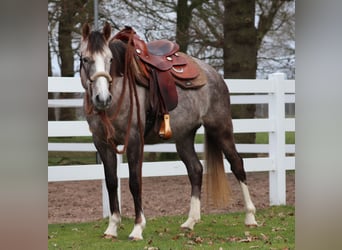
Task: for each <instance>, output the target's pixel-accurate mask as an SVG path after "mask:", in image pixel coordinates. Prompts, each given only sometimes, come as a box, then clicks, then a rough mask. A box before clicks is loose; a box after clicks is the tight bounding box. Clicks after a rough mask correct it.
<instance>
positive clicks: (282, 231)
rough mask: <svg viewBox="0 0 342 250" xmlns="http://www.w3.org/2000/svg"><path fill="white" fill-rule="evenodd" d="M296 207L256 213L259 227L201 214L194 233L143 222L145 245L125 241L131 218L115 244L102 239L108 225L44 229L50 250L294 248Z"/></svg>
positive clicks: (235, 216) (172, 220) (169, 220)
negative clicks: (145, 224)
mask: <svg viewBox="0 0 342 250" xmlns="http://www.w3.org/2000/svg"><path fill="white" fill-rule="evenodd" d="M294 214H295V208H294V207H291V206H276V207H269V208H267V209H263V210H260V211H257V217H256V219H257V221H258V223H259V226H258V227H254V228H249V227H246V226H244V224H243V221H244V213H230V214H217V215H202V220H201V222H200V223H199V224H197V225H196V226H195V230H194V231H182V230H181V229H180V228H179V225H180V224H181V223H183V222H184V221H185V219H186V217H185V216H172V217H160V218H154V219H148V218H147V227H146V229H145V231H144V234H143V235H144V240H142V241H136V242H135V241H129V240H128V235H129V233H130V231H131V230H132V228H133V219H128V218H123V220H122V224H121V226H120V228H119V231H118V233H119V236H118V239H116V240H110V239H103V238H102V237H101V236H102V233H103V231H104V230H105V229H106V226H107V221H108V219H105V220H100V221H96V222H89V223H80V224H51V225H49V226H48V230H49V239H48V248H49V249H149V250H156V249H294V245H295V216H294Z"/></svg>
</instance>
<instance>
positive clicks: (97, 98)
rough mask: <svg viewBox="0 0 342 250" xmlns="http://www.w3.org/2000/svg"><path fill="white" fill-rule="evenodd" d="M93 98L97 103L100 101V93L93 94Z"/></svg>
mask: <svg viewBox="0 0 342 250" xmlns="http://www.w3.org/2000/svg"><path fill="white" fill-rule="evenodd" d="M95 100H96V102H97V103H99V102H100V95H96V96H95Z"/></svg>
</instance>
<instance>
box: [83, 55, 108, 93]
mask: <svg viewBox="0 0 342 250" xmlns="http://www.w3.org/2000/svg"><path fill="white" fill-rule="evenodd" d="M87 63H89V62H87ZM82 68H83V70H84V72H85V74H86V76H87V80H88V81H89V87H91V85H92V84H93V82H94V81H95V80H96V79H97V78H98V77H100V76H103V77H105V78H106V79H107V81H108V83H109V84H108V88H109V90H110V89H111V87H112V84H113V78H112V77H111V75H110V74H109V73H107V72H106V71H98V72H95V73H94V74H93V75H90V67H89V65H88V67H86V65H85V64H84V57H83V56H82V55H81V56H80V74H81V70H82ZM89 87H87V90H88V91H91V90H89V89H88V88H89ZM90 89H91V88H90Z"/></svg>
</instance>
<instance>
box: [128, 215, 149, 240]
mask: <svg viewBox="0 0 342 250" xmlns="http://www.w3.org/2000/svg"><path fill="white" fill-rule="evenodd" d="M145 227H146V219H145V216H144V214H143V213H141V222H140V223H138V224H135V225H134V227H133V231H132V232H131V234H130V235H129V239H131V240H142V239H143V236H142V232H143V230H144V228H145Z"/></svg>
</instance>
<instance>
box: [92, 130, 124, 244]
mask: <svg viewBox="0 0 342 250" xmlns="http://www.w3.org/2000/svg"><path fill="white" fill-rule="evenodd" d="M94 143H95V146H96V148H97V151H98V153H99V154H100V157H101V160H102V162H103V166H104V173H105V180H106V187H107V191H108V196H109V206H110V212H111V216H109V224H108V227H107V229H106V231H105V232H104V237H105V238H116V237H117V235H118V233H117V229H118V227H119V224H120V222H121V216H120V207H119V199H118V191H117V190H118V177H117V158H116V153H115V152H114V150H113V147H112V146H110V145H108V144H106V143H103V141H102V140H97V139H96V138H95V137H94Z"/></svg>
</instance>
